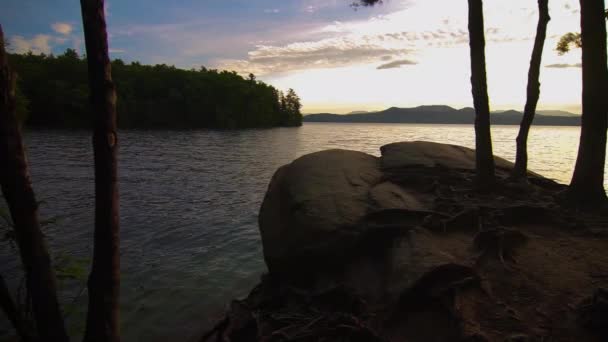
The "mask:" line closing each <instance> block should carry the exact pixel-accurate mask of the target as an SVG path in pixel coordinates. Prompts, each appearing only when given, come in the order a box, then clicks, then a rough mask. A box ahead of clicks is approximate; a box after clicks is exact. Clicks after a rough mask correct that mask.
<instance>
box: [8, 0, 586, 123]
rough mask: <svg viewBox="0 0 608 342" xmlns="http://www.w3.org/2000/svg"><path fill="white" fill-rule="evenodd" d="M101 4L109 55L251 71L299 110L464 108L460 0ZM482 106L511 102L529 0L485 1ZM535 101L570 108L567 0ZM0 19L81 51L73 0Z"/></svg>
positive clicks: (575, 105) (39, 39) (532, 23)
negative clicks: (559, 45) (289, 96)
mask: <svg viewBox="0 0 608 342" xmlns="http://www.w3.org/2000/svg"><path fill="white" fill-rule="evenodd" d="M350 2H352V1H349V0H280V1H278V0H176V1H160V0H129V1H116V0H114V1H108V2H107V11H106V12H107V20H108V28H109V33H110V47H111V54H112V57H113V58H120V59H123V60H124V61H126V62H130V61H134V60H137V61H140V62H142V63H146V64H156V63H165V64H174V65H175V66H177V67H180V68H187V69H189V68H199V67H200V66H201V65H204V66H206V67H210V68H218V69H230V70H236V71H238V72H240V73H249V72H253V73H255V74H256V75H257V76H258V79H260V80H263V81H265V82H267V83H270V84H272V85H274V86H276V87H278V88H281V89H287V88H290V87H291V88H294V89H295V90H296V91H297V92H298V94H299V95H300V96H301V98H302V101H303V104H304V108H303V111H304V112H305V113H312V112H324V111H329V112H336V113H345V112H349V111H353V110H377V109H384V108H386V107H390V106H398V107H411V106H417V105H424V104H445V105H450V106H453V107H457V108H460V107H465V106H471V105H472V99H471V95H470V84H469V75H470V68H469V50H468V32H467V2H466V1H465V0H459V1H456V0H387V1H385V3H384V5H381V6H377V7H374V8H361V9H359V10H357V11H355V10H353V9H352V8H350V7H349V3H350ZM484 3H485V24H486V40H487V50H486V54H487V63H488V70H487V71H488V78H489V90H490V100H491V106H492V108H493V109H496V110H498V109H518V110H521V109H522V108H523V103H524V101H525V88H526V78H527V70H528V65H529V64H528V63H529V59H530V53H531V49H532V44H533V39H534V35H535V30H536V22H537V16H538V14H537V7H536V6H537V5H536V1H534V0H486V1H484ZM550 11H551V17H552V21H551V22H550V23H549V32H548V38H547V42H546V47H545V54H544V59H543V66H544V67H543V68H542V70H541V73H542V75H541V82H542V89H541V99H540V103H539V107H540V108H541V109H563V110H569V111H572V112H575V113H580V93H581V80H580V79H581V69H580V51H577V50H574V51H572V52H571V53H569V54H567V55H565V56H558V54H557V52H555V45H556V42H557V40H558V39H559V37H560V35H561V34H563V33H566V32H569V31H578V30H579V5H578V1H574V0H552V1H550ZM0 23H1V24H2V25H3V27H4V31H5V34H6V36H7V40H8V41H9V42H10V48H11V49H12V51H14V52H27V51H30V50H31V51H32V52H34V53H51V52H52V53H55V54H58V53H61V52H63V51H64V50H65V49H66V48H69V47H73V48H76V49H77V50H78V51H80V52H82V51H83V48H84V45H83V34H82V24H81V22H80V8H79V3H78V1H74V0H71V1H67V0H53V1H39V0H4V1H3V5H2V12H0Z"/></svg>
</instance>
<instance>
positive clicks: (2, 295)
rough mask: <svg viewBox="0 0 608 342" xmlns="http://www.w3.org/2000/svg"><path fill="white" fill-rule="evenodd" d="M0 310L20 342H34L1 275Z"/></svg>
mask: <svg viewBox="0 0 608 342" xmlns="http://www.w3.org/2000/svg"><path fill="white" fill-rule="evenodd" d="M0 308H1V309H2V311H4V313H5V314H6V317H7V318H8V319H9V321H11V323H12V324H13V327H15V330H16V331H17V334H18V335H19V338H21V342H30V341H33V340H34V339H33V337H32V336H31V332H30V331H29V329H28V328H27V323H26V322H25V319H24V318H23V314H22V312H21V311H19V308H18V307H17V305H16V304H15V302H14V301H13V298H12V297H11V293H10V291H9V289H8V286H7V285H6V282H5V281H4V278H3V277H2V275H0Z"/></svg>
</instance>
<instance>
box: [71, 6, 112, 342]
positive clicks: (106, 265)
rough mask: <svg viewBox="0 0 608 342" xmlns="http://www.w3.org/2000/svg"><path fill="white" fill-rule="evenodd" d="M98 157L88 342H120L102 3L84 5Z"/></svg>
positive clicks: (108, 80)
mask: <svg viewBox="0 0 608 342" xmlns="http://www.w3.org/2000/svg"><path fill="white" fill-rule="evenodd" d="M80 5H81V8H82V21H83V26H84V35H85V43H86V51H87V61H88V70H89V87H90V100H91V106H92V108H91V110H92V112H93V117H94V119H93V149H94V153H95V243H94V252H93V265H92V268H91V274H90V276H89V282H88V289H89V309H88V314H87V325H86V332H85V337H84V340H85V341H104V342H108V341H120V326H119V290H120V251H119V245H120V244H119V220H118V185H117V181H116V179H117V171H116V163H117V161H116V151H117V134H116V91H115V89H114V83H113V82H112V74H111V66H110V59H109V56H108V39H107V32H106V21H105V15H104V1H103V0H81V1H80Z"/></svg>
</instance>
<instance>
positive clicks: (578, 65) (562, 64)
mask: <svg viewBox="0 0 608 342" xmlns="http://www.w3.org/2000/svg"><path fill="white" fill-rule="evenodd" d="M582 67H583V64H581V63H575V64H566V63H556V64H549V65H545V68H555V69H565V68H582Z"/></svg>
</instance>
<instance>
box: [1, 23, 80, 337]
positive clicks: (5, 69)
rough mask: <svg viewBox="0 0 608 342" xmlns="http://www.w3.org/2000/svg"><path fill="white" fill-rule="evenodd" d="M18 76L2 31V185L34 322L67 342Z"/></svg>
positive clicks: (40, 330) (43, 333)
mask: <svg viewBox="0 0 608 342" xmlns="http://www.w3.org/2000/svg"><path fill="white" fill-rule="evenodd" d="M15 81H16V76H15V74H14V73H13V72H12V71H11V70H10V68H9V65H8V60H7V55H6V52H5V50H4V35H3V33H2V28H1V27H0V165H1V167H0V183H1V185H2V193H3V195H4V198H5V199H6V203H7V205H8V208H9V211H10V213H11V217H12V219H13V224H14V229H15V236H16V240H17V246H18V247H19V253H20V255H21V261H22V262H23V268H24V271H25V276H26V284H27V289H28V292H29V294H30V296H31V300H32V307H33V312H34V319H35V321H36V328H37V331H38V334H39V336H40V338H41V339H42V340H44V341H58V342H61V341H67V340H68V336H67V333H66V330H65V326H64V322H63V317H62V315H61V311H60V309H59V302H58V300H57V286H56V280H55V274H54V271H53V268H52V267H51V258H50V256H49V253H48V250H47V246H46V243H45V241H44V236H43V234H42V231H41V230H40V221H39V218H38V202H37V201H36V197H35V195H34V190H33V188H32V181H31V179H30V172H29V167H28V164H27V159H26V157H25V150H24V147H23V141H22V139H21V131H20V129H19V124H18V122H17V117H16V102H15V101H16V100H15Z"/></svg>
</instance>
